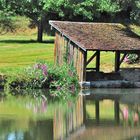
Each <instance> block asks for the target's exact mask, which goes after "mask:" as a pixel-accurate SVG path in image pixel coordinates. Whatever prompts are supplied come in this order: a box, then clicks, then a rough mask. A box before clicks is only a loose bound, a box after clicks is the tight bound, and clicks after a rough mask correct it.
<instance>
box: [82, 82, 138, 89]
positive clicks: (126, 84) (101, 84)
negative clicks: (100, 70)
mask: <svg viewBox="0 0 140 140" xmlns="http://www.w3.org/2000/svg"><path fill="white" fill-rule="evenodd" d="M80 86H81V88H83V89H86V88H140V82H133V81H126V80H110V81H84V82H80Z"/></svg>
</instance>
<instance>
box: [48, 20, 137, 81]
mask: <svg viewBox="0 0 140 140" xmlns="http://www.w3.org/2000/svg"><path fill="white" fill-rule="evenodd" d="M49 24H50V25H51V26H52V27H53V28H54V29H55V31H56V32H55V36H56V39H55V62H57V63H58V64H59V65H62V64H63V61H64V59H66V60H67V63H69V64H70V63H73V65H74V67H75V68H76V70H77V74H78V76H79V81H80V82H82V81H87V71H88V70H92V71H96V72H99V71H100V53H101V51H109V52H115V65H114V66H115V67H114V71H115V72H118V71H119V69H120V65H121V63H122V62H123V60H124V58H125V56H126V55H127V54H129V53H136V54H139V53H140V39H139V37H138V36H137V35H136V34H134V33H132V32H131V31H130V30H128V29H127V28H126V26H124V25H122V24H117V23H116V24H115V23H86V22H67V21H49ZM88 51H91V52H93V55H92V56H91V57H90V58H89V59H88V58H87V52H88ZM93 59H95V61H96V67H95V68H87V65H88V64H89V63H90V62H91V61H92V60H93Z"/></svg>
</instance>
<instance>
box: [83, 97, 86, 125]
mask: <svg viewBox="0 0 140 140" xmlns="http://www.w3.org/2000/svg"><path fill="white" fill-rule="evenodd" d="M83 121H84V123H85V122H86V97H85V96H83Z"/></svg>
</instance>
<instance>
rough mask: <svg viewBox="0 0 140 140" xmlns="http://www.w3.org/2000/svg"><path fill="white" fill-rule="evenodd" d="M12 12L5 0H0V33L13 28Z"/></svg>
mask: <svg viewBox="0 0 140 140" xmlns="http://www.w3.org/2000/svg"><path fill="white" fill-rule="evenodd" d="M13 15H14V12H13V11H12V10H11V7H10V6H9V5H8V4H7V3H6V1H5V0H0V33H1V32H8V31H11V32H12V31H13V30H14V23H13V20H12V17H13Z"/></svg>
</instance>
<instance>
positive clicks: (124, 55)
mask: <svg viewBox="0 0 140 140" xmlns="http://www.w3.org/2000/svg"><path fill="white" fill-rule="evenodd" d="M126 55H127V53H125V54H123V56H122V58H121V60H120V64H119V65H120V66H121V64H122V62H123V60H124V58H125V57H126Z"/></svg>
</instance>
